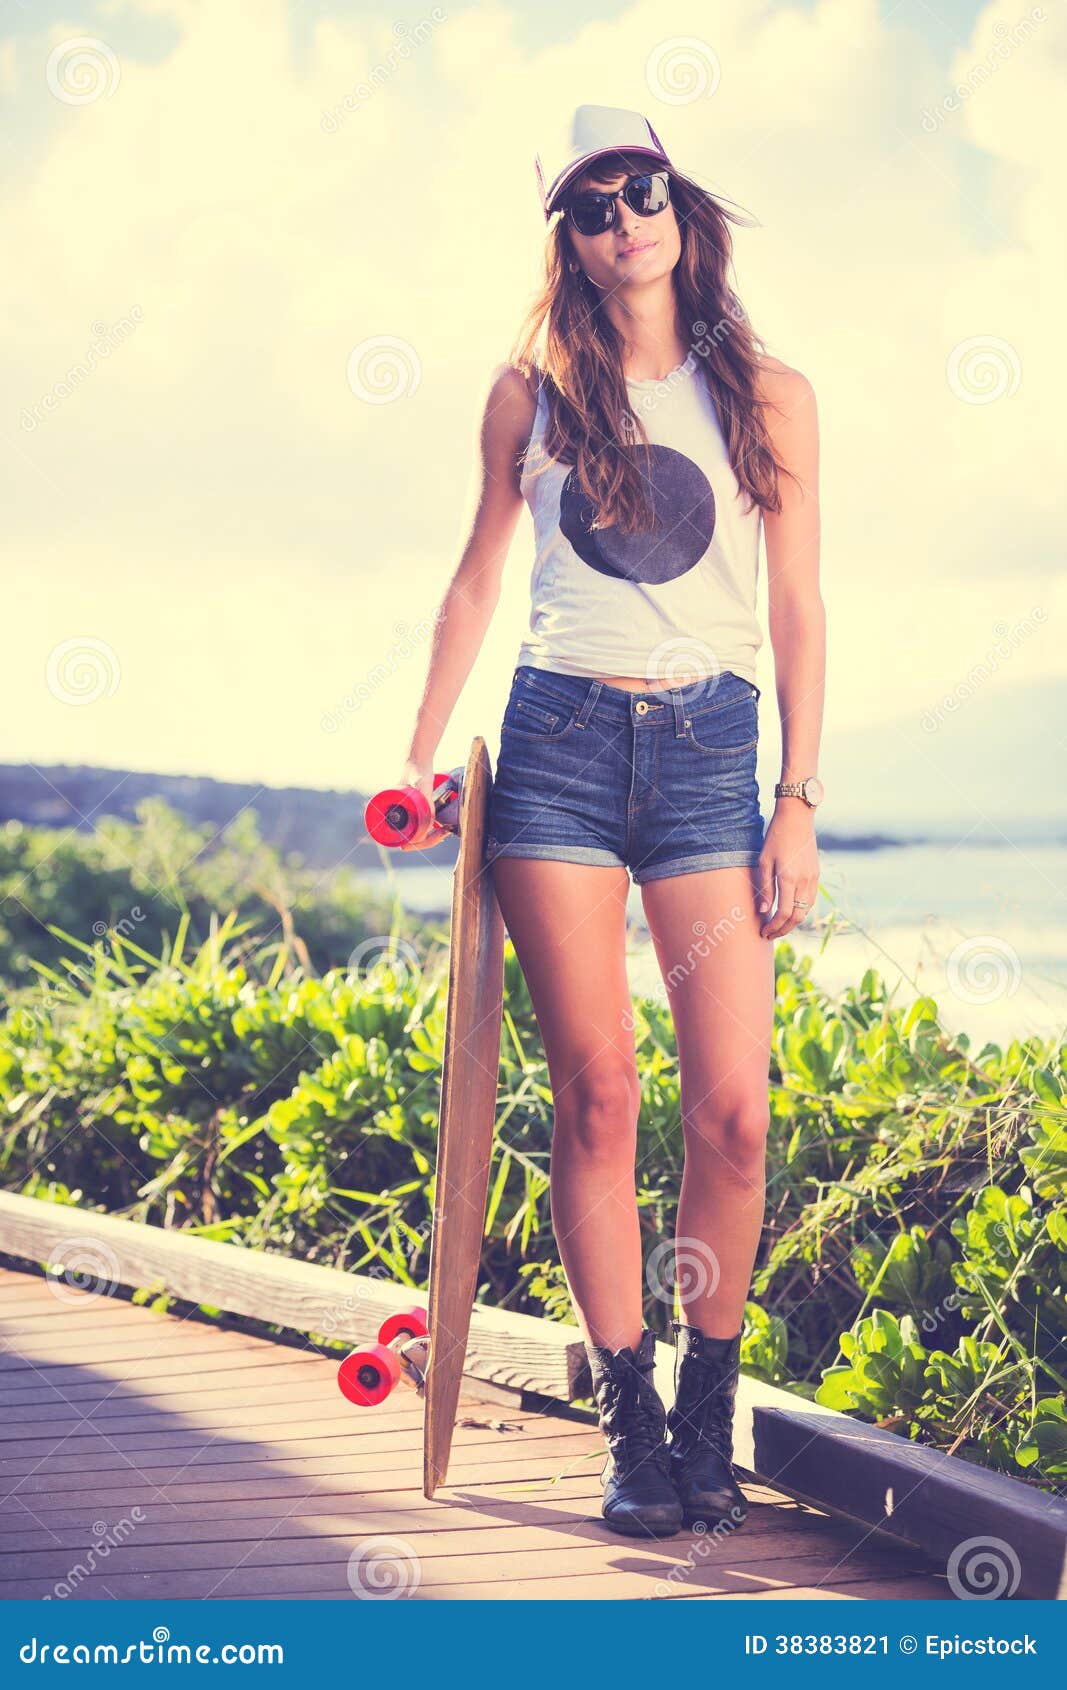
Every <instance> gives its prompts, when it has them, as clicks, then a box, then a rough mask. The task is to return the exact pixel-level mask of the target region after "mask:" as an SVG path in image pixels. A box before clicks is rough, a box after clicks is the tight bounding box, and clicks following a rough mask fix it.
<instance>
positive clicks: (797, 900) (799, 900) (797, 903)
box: [793, 898, 811, 910]
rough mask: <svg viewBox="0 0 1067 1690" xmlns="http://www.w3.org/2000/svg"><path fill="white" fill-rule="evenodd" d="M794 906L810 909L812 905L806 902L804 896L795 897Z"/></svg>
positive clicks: (797, 908) (799, 908) (798, 908)
mask: <svg viewBox="0 0 1067 1690" xmlns="http://www.w3.org/2000/svg"><path fill="white" fill-rule="evenodd" d="M793 908H794V909H795V910H810V908H811V905H810V904H806V903H805V902H804V900H803V898H794V899H793Z"/></svg>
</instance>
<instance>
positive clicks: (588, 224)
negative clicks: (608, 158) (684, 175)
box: [563, 170, 671, 235]
mask: <svg viewBox="0 0 1067 1690" xmlns="http://www.w3.org/2000/svg"><path fill="white" fill-rule="evenodd" d="M670 198H671V190H670V177H669V176H668V175H667V172H666V171H665V170H656V171H653V172H651V173H650V174H648V175H642V176H628V177H627V178H626V181H625V182H624V183H623V185H622V187H621V188H617V189H616V191H615V193H613V194H599V193H594V192H592V191H590V192H588V193H581V194H575V195H574V198H573V199H572V200H571V201H570V204H569V205H566V206H564V208H563V210H564V215H565V216H567V217H569V218H570V220H571V222H572V223H573V224H574V227H575V228H576V229H577V231H578V233H579V234H580V235H602V234H603V233H604V231H605V230H606V229H610V228H611V226H612V224H613V223H614V222H615V217H616V210H615V202H616V200H618V199H624V200H625V201H626V203H627V205H628V206H629V207H630V210H631V211H636V213H637V215H638V217H655V215H656V213H657V212H659V211H662V210H663V209H664V208H665V207H666V206H667V205H669V204H670Z"/></svg>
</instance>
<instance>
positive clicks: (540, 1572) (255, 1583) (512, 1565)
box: [3, 1540, 936, 1601]
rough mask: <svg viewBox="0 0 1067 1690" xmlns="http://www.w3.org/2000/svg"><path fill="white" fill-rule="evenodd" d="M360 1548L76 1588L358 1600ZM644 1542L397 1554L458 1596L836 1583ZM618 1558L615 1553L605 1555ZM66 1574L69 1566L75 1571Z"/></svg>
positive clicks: (874, 1577) (816, 1570) (851, 1579)
mask: <svg viewBox="0 0 1067 1690" xmlns="http://www.w3.org/2000/svg"><path fill="white" fill-rule="evenodd" d="M671 1541H673V1540H671ZM358 1547H359V1545H358V1544H357V1543H355V1542H352V1543H343V1544H339V1545H336V1546H333V1545H331V1544H330V1543H329V1542H326V1543H324V1544H315V1545H313V1546H312V1549H313V1551H314V1552H315V1553H317V1554H318V1555H319V1557H320V1559H318V1560H314V1561H309V1562H290V1563H288V1564H279V1565H272V1564H270V1563H269V1562H267V1563H259V1562H256V1561H254V1560H248V1561H242V1562H240V1564H238V1565H237V1566H226V1567H210V1568H194V1569H188V1570H183V1569H166V1568H163V1569H158V1570H156V1569H153V1570H152V1571H149V1572H143V1573H137V1572H129V1573H127V1572H123V1571H121V1570H117V1568H116V1560H117V1557H118V1555H119V1554H121V1553H122V1552H121V1551H115V1552H114V1554H111V1555H109V1556H108V1557H107V1559H106V1561H105V1562H104V1563H103V1565H102V1566H101V1570H100V1575H99V1581H98V1582H96V1589H95V1590H94V1588H93V1585H94V1579H93V1578H92V1577H89V1578H86V1579H85V1580H84V1581H83V1582H82V1583H80V1584H78V1585H76V1586H75V1587H74V1588H73V1589H72V1590H71V1592H70V1595H71V1597H72V1598H74V1599H79V1598H80V1599H86V1598H90V1597H93V1596H96V1595H98V1594H103V1592H102V1590H101V1586H103V1585H106V1589H107V1593H108V1595H109V1596H110V1597H112V1598H120V1599H121V1598H130V1597H133V1598H137V1597H143V1596H145V1595H151V1596H152V1598H153V1599H154V1600H157V1601H195V1600H200V1601H202V1600H205V1599H207V1598H210V1597H216V1598H218V1597H229V1598H235V1597H268V1596H271V1595H272V1594H273V1593H274V1592H275V1591H276V1590H286V1591H290V1592H295V1591H299V1592H301V1593H303V1594H305V1595H306V1596H308V1597H313V1596H314V1597H317V1596H319V1595H320V1594H323V1593H328V1592H330V1591H335V1590H338V1589H341V1590H347V1593H348V1596H349V1599H351V1596H352V1587H351V1585H350V1584H349V1561H350V1557H351V1555H352V1553H353V1551H354V1550H356V1549H357V1548H358ZM638 1547H639V1552H640V1554H641V1555H642V1556H643V1557H644V1558H645V1562H646V1564H645V1568H644V1569H643V1570H636V1569H634V1568H633V1567H632V1566H631V1567H630V1568H626V1567H620V1566H619V1565H617V1564H616V1563H617V1561H618V1557H619V1546H618V1545H616V1544H614V1543H613V1544H611V1545H608V1546H601V1545H596V1546H592V1553H590V1550H589V1547H587V1546H582V1545H577V1546H574V1545H572V1546H568V1547H564V1548H561V1549H560V1550H558V1551H556V1552H553V1554H552V1556H551V1560H548V1559H547V1558H546V1555H545V1552H544V1551H543V1550H536V1551H533V1552H530V1553H527V1552H525V1551H514V1552H507V1551H505V1552H503V1553H500V1554H496V1555H482V1556H459V1555H457V1556H449V1557H442V1558H440V1559H439V1560H429V1559H426V1558H423V1557H421V1556H420V1555H419V1554H418V1551H417V1550H415V1549H414V1546H413V1553H412V1554H411V1556H410V1557H408V1556H407V1555H406V1554H405V1553H403V1552H401V1555H400V1556H399V1557H398V1558H397V1559H398V1564H399V1566H400V1568H401V1574H402V1576H403V1574H404V1572H406V1573H407V1575H408V1576H409V1577H411V1578H412V1580H414V1578H416V1577H417V1579H418V1583H417V1587H415V1588H414V1590H413V1594H414V1595H415V1596H417V1597H421V1598H422V1599H425V1598H426V1597H431V1596H434V1595H438V1596H441V1597H448V1598H450V1599H454V1598H455V1597H456V1594H457V1591H458V1590H460V1589H463V1588H464V1587H466V1588H468V1589H469V1588H471V1587H472V1585H474V1584H475V1583H480V1584H481V1586H482V1589H483V1591H484V1592H485V1594H487V1595H495V1596H497V1597H503V1598H511V1597H513V1596H514V1595H515V1594H517V1593H518V1592H520V1591H522V1592H524V1593H526V1594H530V1593H535V1594H536V1595H538V1596H540V1597H543V1598H547V1599H549V1600H556V1599H558V1598H560V1597H566V1596H573V1595H574V1594H575V1592H577V1591H581V1592H582V1594H583V1595H585V1596H587V1597H590V1598H592V1599H594V1600H603V1599H604V1598H605V1597H608V1596H609V1595H610V1597H611V1598H612V1599H613V1600H620V1599H623V1600H625V1599H628V1598H641V1597H648V1596H652V1595H660V1596H667V1595H676V1596H680V1595H684V1594H685V1593H686V1592H691V1593H696V1592H698V1591H699V1592H702V1593H705V1594H715V1595H722V1596H738V1595H744V1594H749V1595H753V1594H758V1595H761V1596H764V1597H769V1596H777V1595H781V1594H783V1593H784V1592H785V1591H787V1590H789V1589H797V1588H805V1589H807V1590H809V1591H811V1592H812V1593H813V1594H815V1595H821V1594H823V1591H824V1589H825V1588H827V1587H823V1586H821V1585H820V1582H819V1580H820V1574H821V1572H822V1570H823V1567H822V1563H821V1562H820V1560H819V1559H818V1557H815V1558H811V1557H806V1558H805V1557H796V1558H790V1559H785V1560H781V1559H776V1560H763V1561H761V1562H760V1563H759V1564H758V1567H757V1566H755V1565H753V1566H737V1567H722V1568H718V1567H713V1566H708V1565H704V1564H701V1565H698V1566H696V1567H694V1568H693V1569H692V1573H691V1574H690V1575H689V1576H687V1577H686V1579H685V1580H674V1581H671V1580H670V1579H669V1574H670V1571H671V1566H672V1563H671V1562H670V1561H669V1560H668V1559H667V1558H665V1557H662V1556H661V1555H659V1554H658V1552H656V1551H655V1550H651V1551H650V1550H648V1549H647V1548H646V1547H645V1546H644V1545H640V1546H637V1545H635V1544H633V1543H631V1545H630V1551H631V1554H630V1557H629V1559H630V1560H631V1562H632V1560H633V1559H634V1551H635V1549H637V1548H638ZM331 1549H332V1550H333V1551H334V1552H333V1554H332V1555H330V1554H329V1552H330V1551H331ZM394 1553H395V1552H394ZM596 1556H599V1557H600V1558H601V1559H600V1564H599V1565H593V1566H592V1567H587V1566H586V1565H584V1564H583V1563H588V1562H589V1561H590V1560H593V1559H594V1557H596ZM609 1556H610V1559H605V1557H609ZM416 1569H417V1572H416ZM66 1571H67V1572H68V1573H69V1568H68V1569H67V1570H66ZM60 1576H62V1575H60ZM891 1578H892V1575H891V1574H886V1573H883V1572H882V1571H881V1570H880V1569H879V1568H878V1566H877V1564H876V1563H874V1562H873V1560H872V1558H869V1557H868V1558H864V1559H863V1560H862V1561H859V1560H857V1563H856V1566H855V1568H854V1571H853V1573H852V1574H851V1575H848V1574H846V1575H845V1576H843V1577H842V1578H840V1579H839V1581H838V1582H837V1584H836V1585H835V1586H834V1587H833V1588H834V1589H838V1590H844V1591H846V1592H847V1590H848V1587H849V1585H850V1584H855V1583H857V1582H863V1583H865V1584H867V1585H870V1584H871V1583H872V1582H873V1583H874V1584H875V1585H876V1586H878V1587H881V1588H884V1587H885V1584H886V1583H887V1582H890V1581H891ZM911 1579H912V1583H913V1584H915V1583H918V1581H917V1580H915V1578H914V1575H911ZM54 1582H55V1580H54V1579H48V1580H46V1579H42V1578H36V1579H35V1578H32V1577H31V1578H21V1579H17V1580H12V1581H11V1582H10V1583H7V1584H5V1585H4V1586H3V1594H4V1598H5V1600H8V1601H12V1600H26V1599H31V1600H32V1599H38V1600H39V1599H40V1598H41V1597H42V1595H44V1594H46V1593H47V1591H48V1588H49V1586H50V1585H51V1584H53V1583H54ZM930 1584H931V1590H933V1589H935V1588H936V1586H935V1584H934V1581H933V1580H931V1581H930Z"/></svg>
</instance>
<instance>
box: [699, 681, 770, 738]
mask: <svg viewBox="0 0 1067 1690" xmlns="http://www.w3.org/2000/svg"><path fill="white" fill-rule="evenodd" d="M742 684H743V686H744V691H743V692H737V693H735V694H734V695H733V696H732V697H731V698H726V699H722V700H720V701H718V702H717V703H715V704H709V705H708V706H707V707H706V708H705V709H704V710H694V711H693V712H692V713H691V714H690V715H689V716H688V717H687V718H686V726H685V737H686V740H687V742H688V743H689V744H690V745H691V746H693V748H694V750H696V751H701V752H703V753H704V755H705V756H707V757H743V756H744V755H745V753H746V752H748V751H754V750H755V748H756V745H757V744H758V741H759V711H758V708H757V701H758V697H759V690H758V688H756V687H754V686H750V685H749V684H748V682H747V681H746V682H744V683H742Z"/></svg>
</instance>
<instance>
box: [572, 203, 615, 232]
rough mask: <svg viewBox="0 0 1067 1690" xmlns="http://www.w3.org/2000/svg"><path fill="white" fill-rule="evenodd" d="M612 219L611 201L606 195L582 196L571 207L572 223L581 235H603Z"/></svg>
mask: <svg viewBox="0 0 1067 1690" xmlns="http://www.w3.org/2000/svg"><path fill="white" fill-rule="evenodd" d="M611 217H612V206H611V201H610V200H609V199H608V197H607V195H606V194H580V195H579V196H578V198H577V199H576V200H575V201H574V203H573V205H572V206H571V221H572V222H573V224H574V227H575V228H576V229H577V231H578V233H579V234H580V235H600V234H603V232H604V230H605V229H607V228H608V227H609V226H610V224H611Z"/></svg>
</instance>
